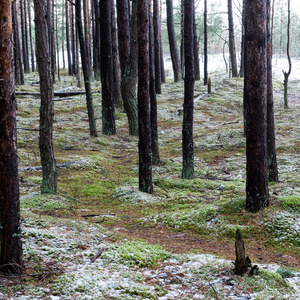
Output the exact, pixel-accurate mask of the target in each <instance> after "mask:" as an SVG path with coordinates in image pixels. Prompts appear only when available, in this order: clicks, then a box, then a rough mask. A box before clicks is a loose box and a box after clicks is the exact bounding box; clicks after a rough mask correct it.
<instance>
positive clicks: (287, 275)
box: [276, 268, 295, 278]
mask: <svg viewBox="0 0 300 300" xmlns="http://www.w3.org/2000/svg"><path fill="white" fill-rule="evenodd" d="M276 273H278V274H280V275H281V277H282V278H291V277H294V276H295V274H294V273H293V272H292V271H291V270H290V269H288V268H279V269H278V270H277V271H276Z"/></svg>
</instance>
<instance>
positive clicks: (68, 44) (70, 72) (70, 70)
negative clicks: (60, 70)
mask: <svg viewBox="0 0 300 300" xmlns="http://www.w3.org/2000/svg"><path fill="white" fill-rule="evenodd" d="M66 41H67V56H68V70H69V75H70V76H71V75H73V68H72V57H71V45H70V25H69V1H68V0H66Z"/></svg>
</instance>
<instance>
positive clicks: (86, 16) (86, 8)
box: [83, 0, 91, 75]
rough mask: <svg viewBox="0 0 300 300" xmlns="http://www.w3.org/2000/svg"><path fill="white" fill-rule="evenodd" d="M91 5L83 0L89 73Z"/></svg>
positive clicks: (86, 0)
mask: <svg viewBox="0 0 300 300" xmlns="http://www.w3.org/2000/svg"><path fill="white" fill-rule="evenodd" d="M88 15H89V7H88V0H83V20H84V39H85V48H86V51H85V53H86V60H87V67H88V69H89V74H90V75H91V71H90V70H91V53H90V52H91V48H90V32H89V17H88Z"/></svg>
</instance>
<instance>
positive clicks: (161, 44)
mask: <svg viewBox="0 0 300 300" xmlns="http://www.w3.org/2000/svg"><path fill="white" fill-rule="evenodd" d="M162 10H163V8H162V0H160V12H162ZM159 16H160V17H159V43H160V61H161V64H160V69H161V82H162V83H166V72H165V63H164V51H163V43H162V34H161V13H160V14H159Z"/></svg>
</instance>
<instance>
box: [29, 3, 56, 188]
mask: <svg viewBox="0 0 300 300" xmlns="http://www.w3.org/2000/svg"><path fill="white" fill-rule="evenodd" d="M44 3H45V2H44V0H34V11H35V37H36V51H37V53H36V55H37V61H38V70H39V77H40V93H41V107H40V131H39V133H40V136H39V147H40V155H41V164H42V170H43V180H42V186H41V192H42V193H54V194H55V193H56V190H57V169H56V160H55V155H54V149H53V118H54V102H53V78H52V74H51V62H50V59H49V57H50V51H49V36H48V30H47V22H46V8H45V5H44Z"/></svg>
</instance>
